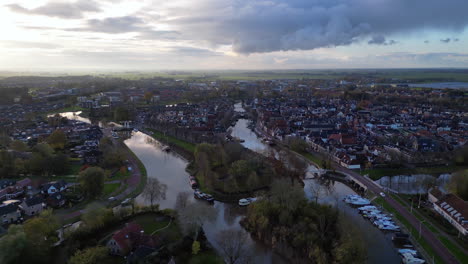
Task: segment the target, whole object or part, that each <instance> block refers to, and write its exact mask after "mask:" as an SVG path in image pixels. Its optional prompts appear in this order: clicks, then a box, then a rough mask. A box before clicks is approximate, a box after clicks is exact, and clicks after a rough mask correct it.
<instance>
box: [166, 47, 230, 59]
mask: <svg viewBox="0 0 468 264" xmlns="http://www.w3.org/2000/svg"><path fill="white" fill-rule="evenodd" d="M170 52H171V53H174V54H177V55H181V56H195V57H198V56H221V55H222V53H219V52H214V51H211V50H208V49H199V48H193V47H172V48H171V49H170Z"/></svg>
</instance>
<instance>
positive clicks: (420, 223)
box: [419, 220, 426, 239]
mask: <svg viewBox="0 0 468 264" xmlns="http://www.w3.org/2000/svg"><path fill="white" fill-rule="evenodd" d="M424 222H426V220H423V221H420V222H419V239H421V226H422V223H424Z"/></svg>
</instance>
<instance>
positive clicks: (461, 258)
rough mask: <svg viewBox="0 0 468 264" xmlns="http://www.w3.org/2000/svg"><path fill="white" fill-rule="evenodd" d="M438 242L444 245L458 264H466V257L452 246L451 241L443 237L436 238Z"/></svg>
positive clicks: (467, 258) (467, 256)
mask: <svg viewBox="0 0 468 264" xmlns="http://www.w3.org/2000/svg"><path fill="white" fill-rule="evenodd" d="M438 238H439V240H440V241H441V242H442V244H444V246H445V247H446V248H448V250H450V252H451V253H452V254H453V255H454V256H455V257H456V258H457V259H458V260H459V261H460V263H468V255H466V254H465V252H463V250H461V249H460V248H459V247H457V246H456V245H454V244H453V243H452V241H450V240H449V239H447V238H446V237H444V236H438Z"/></svg>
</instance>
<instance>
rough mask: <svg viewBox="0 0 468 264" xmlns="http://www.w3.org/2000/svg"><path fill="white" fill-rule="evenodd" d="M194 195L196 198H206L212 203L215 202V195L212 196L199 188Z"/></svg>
mask: <svg viewBox="0 0 468 264" xmlns="http://www.w3.org/2000/svg"><path fill="white" fill-rule="evenodd" d="M193 196H194V197H195V198H196V199H200V200H205V201H207V202H210V203H212V202H214V198H213V196H211V195H210V194H207V193H203V192H201V191H200V190H198V189H195V191H194V192H193Z"/></svg>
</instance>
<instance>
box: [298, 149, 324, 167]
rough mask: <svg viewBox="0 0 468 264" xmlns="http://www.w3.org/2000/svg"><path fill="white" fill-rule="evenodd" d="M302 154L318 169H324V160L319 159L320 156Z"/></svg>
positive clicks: (307, 153)
mask: <svg viewBox="0 0 468 264" xmlns="http://www.w3.org/2000/svg"><path fill="white" fill-rule="evenodd" d="M300 154H301V155H302V156H304V157H306V158H307V159H308V160H310V161H312V162H313V163H314V164H315V165H316V166H317V167H318V168H322V162H323V160H322V159H321V158H320V157H318V156H316V155H314V154H312V153H310V152H301V153H300Z"/></svg>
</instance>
